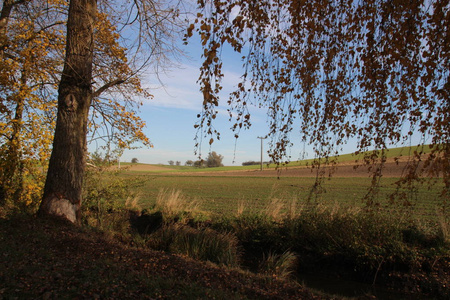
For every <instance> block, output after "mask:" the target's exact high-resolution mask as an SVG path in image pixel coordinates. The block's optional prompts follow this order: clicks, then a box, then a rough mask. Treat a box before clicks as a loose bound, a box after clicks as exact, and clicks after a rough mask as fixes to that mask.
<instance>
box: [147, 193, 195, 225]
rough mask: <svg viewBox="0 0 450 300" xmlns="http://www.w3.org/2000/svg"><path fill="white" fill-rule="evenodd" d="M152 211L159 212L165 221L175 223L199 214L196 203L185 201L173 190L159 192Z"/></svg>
mask: <svg viewBox="0 0 450 300" xmlns="http://www.w3.org/2000/svg"><path fill="white" fill-rule="evenodd" d="M153 210H155V211H159V212H161V213H162V215H163V216H164V218H165V219H166V220H176V221H179V220H181V219H187V218H189V217H192V216H194V215H196V214H197V215H199V214H201V212H200V210H199V205H198V201H196V200H190V199H187V198H186V197H184V196H183V195H182V194H181V191H180V190H174V189H172V190H169V189H161V190H159V193H158V196H157V197H156V203H155V206H154V208H153Z"/></svg>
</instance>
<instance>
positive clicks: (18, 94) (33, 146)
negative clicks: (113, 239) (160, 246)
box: [0, 0, 182, 215]
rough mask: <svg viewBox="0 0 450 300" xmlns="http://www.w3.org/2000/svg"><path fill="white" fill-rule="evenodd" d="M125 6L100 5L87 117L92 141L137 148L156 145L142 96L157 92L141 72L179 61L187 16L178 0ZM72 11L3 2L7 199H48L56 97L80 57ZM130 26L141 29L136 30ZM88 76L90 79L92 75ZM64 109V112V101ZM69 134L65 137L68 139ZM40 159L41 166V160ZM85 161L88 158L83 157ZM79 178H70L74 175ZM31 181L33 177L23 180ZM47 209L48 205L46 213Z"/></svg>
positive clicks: (59, 4)
mask: <svg viewBox="0 0 450 300" xmlns="http://www.w3.org/2000/svg"><path fill="white" fill-rule="evenodd" d="M96 3H97V2H96ZM80 4H81V5H88V4H87V3H84V2H81V3H80ZM122 4H125V3H123V2H122V1H98V7H96V9H95V22H94V25H93V26H94V27H93V35H94V37H95V38H94V39H93V49H91V50H92V51H93V57H92V66H91V68H92V80H90V82H89V84H90V85H91V96H90V98H91V100H90V101H89V102H90V112H89V114H88V123H87V133H88V142H89V141H90V142H95V143H96V144H97V145H100V146H102V145H103V146H104V148H105V149H106V150H107V151H111V150H112V149H113V148H114V147H118V148H120V149H119V151H118V152H120V151H123V150H121V149H123V148H127V147H132V145H133V143H134V142H136V141H138V142H141V143H143V144H144V145H146V146H151V144H150V142H149V140H148V138H147V137H146V136H145V135H144V134H143V127H144V126H145V122H144V121H143V120H141V119H140V118H139V117H138V116H137V111H138V108H139V106H140V105H142V100H143V99H145V98H149V97H151V95H150V94H149V93H148V91H147V90H146V89H144V88H143V87H142V85H141V81H140V78H141V77H142V75H143V74H144V73H145V74H146V75H150V74H157V73H158V72H160V71H161V70H163V69H165V68H167V67H170V66H171V65H172V63H171V61H170V60H169V58H170V57H173V55H175V56H176V55H177V53H178V49H177V48H176V46H174V43H173V42H172V41H173V39H174V38H176V37H177V36H178V33H179V28H180V24H181V22H182V21H181V19H180V18H179V12H178V10H177V4H178V1H173V2H172V1H168V2H166V1H159V2H154V1H151V0H140V1H134V2H132V3H129V2H128V3H126V5H122ZM72 5H73V4H72ZM68 9H69V1H60V0H49V1H45V2H43V1H37V0H27V1H24V0H15V1H4V3H3V6H2V11H1V20H0V37H1V45H0V46H1V47H0V51H1V53H0V54H1V56H2V62H1V63H0V68H1V73H0V74H1V76H0V89H1V90H0V115H1V121H0V141H1V146H0V178H1V181H2V182H1V185H0V202H2V201H1V200H5V198H7V199H9V200H10V201H14V202H16V203H26V204H27V205H28V204H29V203H34V204H35V203H37V201H34V200H36V199H38V198H40V195H41V192H40V191H41V189H42V187H41V182H42V181H43V180H42V177H43V174H42V175H41V173H42V170H43V169H44V170H45V166H46V164H47V162H48V157H49V154H50V149H51V141H52V138H53V132H54V130H55V123H56V112H57V102H58V101H56V98H58V91H59V92H61V91H63V90H64V89H62V86H63V83H64V82H63V81H61V84H60V82H59V80H60V78H61V79H62V78H63V77H64V76H62V75H61V74H62V72H63V64H64V59H65V57H66V54H67V57H66V62H67V59H68V57H69V56H70V55H72V54H70V53H69V52H67V53H65V51H64V47H65V46H67V47H68V45H66V43H65V40H66V32H67V30H66V28H65V27H66V26H65V25H66V22H67V16H68V15H69V14H68ZM71 13H73V12H72V11H71ZM71 26H72V25H71ZM76 30H78V29H76ZM130 32H132V33H134V34H132V35H130ZM69 33H70V34H73V35H74V38H75V39H77V38H80V36H77V32H69ZM77 43H78V42H76V43H75V45H77ZM78 45H81V44H78ZM69 50H70V49H69ZM76 56H77V54H76V53H75V57H76ZM68 67H69V65H67V64H66V66H65V69H64V71H65V72H69V73H70V68H68ZM72 71H73V70H72ZM65 76H66V75H65ZM66 77H69V78H70V77H71V75H68V76H66ZM18 79H20V80H18ZM66 79H67V78H66ZM72 79H74V78H72ZM78 79H80V78H78ZM81 79H83V80H86V77H83V78H81ZM75 81H77V80H75ZM87 81H88V80H87ZM87 81H86V82H85V84H86V83H87ZM77 82H78V81H77ZM66 84H67V81H66ZM81 84H82V83H81ZM58 85H59V89H58ZM59 98H60V97H59ZM59 104H61V102H59ZM58 109H60V112H62V111H63V110H64V106H60V107H58ZM73 113H75V112H73ZM65 114H67V112H66V113H65ZM59 119H61V117H60V118H59ZM74 120H75V119H74ZM73 125H74V124H73ZM73 125H72V126H73ZM79 125H82V124H81V123H80V124H79ZM60 127H61V126H60ZM81 128H82V127H81ZM58 130H60V129H58ZM73 133H75V132H73ZM77 134H78V133H77ZM61 136H62V139H63V140H64V139H65V138H66V137H65V136H63V135H61ZM99 140H101V141H100V142H98V141H99ZM80 141H81V140H80ZM66 142H67V141H66ZM55 143H56V142H55ZM66 150H68V151H69V149H66ZM71 150H74V151H75V150H76V148H71ZM57 151H58V150H56V152H57ZM68 153H69V152H68ZM108 154H110V153H108ZM68 158H69V156H68ZM37 161H40V164H36V162H37ZM66 163H67V162H66ZM79 163H80V164H83V161H79ZM54 165H55V164H54ZM41 166H44V168H42V167H41ZM51 169H53V170H54V169H55V168H54V167H52V168H51ZM30 172H32V173H30ZM52 172H54V171H52ZM81 173H82V172H81ZM55 174H56V173H55ZM30 175H32V176H30ZM57 176H59V175H57ZM78 177H79V175H77V176H75V177H72V176H65V178H66V180H69V179H70V178H78ZM58 178H59V177H58ZM24 180H26V181H30V182H27V183H26V184H23V182H22V181H24ZM71 180H72V181H71V182H70V183H68V182H66V186H68V187H67V189H70V188H69V186H70V184H74V183H73V182H74V181H73V179H71ZM77 180H78V179H77ZM56 181H57V182H59V181H60V179H58V180H56ZM60 185H64V183H62V182H61V183H60ZM76 185H77V186H78V185H79V184H78V183H77V184H76ZM75 189H78V187H76V188H75ZM45 203H46V202H45V201H44V202H43V205H44V204H45ZM44 210H45V208H44V207H43V208H41V212H42V211H44ZM75 215H76V213H75Z"/></svg>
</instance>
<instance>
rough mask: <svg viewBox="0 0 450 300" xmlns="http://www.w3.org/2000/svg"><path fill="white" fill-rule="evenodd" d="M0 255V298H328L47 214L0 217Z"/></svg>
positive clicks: (299, 287) (284, 283) (298, 287)
mask: <svg viewBox="0 0 450 300" xmlns="http://www.w3.org/2000/svg"><path fill="white" fill-rule="evenodd" d="M0 255H1V259H2V263H1V264H0V299H37V298H42V299H98V298H102V299H156V298H158V299H329V297H319V296H317V295H315V294H313V293H311V292H310V291H308V290H306V289H304V288H302V287H301V286H299V285H296V284H292V283H288V282H285V281H280V280H271V279H268V278H267V277H258V276H255V275H249V274H245V273H242V272H238V271H234V270H231V269H227V268H220V267H218V266H215V265H213V264H211V263H204V262H199V261H195V260H192V259H189V258H185V257H182V256H177V255H171V254H166V253H163V252H155V251H152V250H149V249H142V248H139V249H138V248H136V247H132V246H130V245H129V243H124V241H122V242H119V241H118V240H117V239H115V238H112V237H111V236H109V235H105V234H102V233H99V232H95V231H89V230H88V231H87V230H86V229H83V228H79V227H75V226H73V225H71V224H67V223H65V222H62V221H57V220H50V219H45V220H42V219H36V218H34V217H19V218H13V219H8V220H7V219H0Z"/></svg>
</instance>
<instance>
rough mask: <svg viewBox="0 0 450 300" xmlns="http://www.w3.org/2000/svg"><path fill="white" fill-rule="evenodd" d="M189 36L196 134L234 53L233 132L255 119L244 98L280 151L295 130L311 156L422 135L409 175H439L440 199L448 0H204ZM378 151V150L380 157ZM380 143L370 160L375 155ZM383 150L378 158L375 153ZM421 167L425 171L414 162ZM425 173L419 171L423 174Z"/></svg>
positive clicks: (204, 129) (206, 128)
mask: <svg viewBox="0 0 450 300" xmlns="http://www.w3.org/2000/svg"><path fill="white" fill-rule="evenodd" d="M197 3H198V6H199V8H200V11H201V13H199V14H198V15H197V18H196V19H195V20H194V21H193V22H192V24H191V25H190V27H189V29H188V32H187V37H190V36H192V35H193V33H194V32H197V33H198V35H199V36H200V38H201V43H202V46H203V55H202V57H203V60H204V61H203V65H202V66H201V69H200V76H199V79H198V82H199V84H200V89H201V91H202V93H203V99H204V100H203V112H202V114H199V122H198V124H197V125H196V126H198V127H199V129H200V134H206V135H210V136H211V142H212V141H213V138H219V137H220V133H219V132H217V131H216V130H215V129H214V127H213V126H212V123H213V120H214V119H215V118H216V116H217V113H218V110H217V107H218V106H219V92H220V90H221V88H222V86H221V80H222V78H223V76H224V73H223V65H222V58H221V52H222V50H223V48H224V47H226V46H227V47H231V48H232V49H234V51H236V52H239V53H241V54H242V67H243V72H242V76H241V81H240V83H239V84H238V85H237V88H236V90H235V91H234V92H233V93H231V95H230V97H229V99H228V101H227V103H228V106H229V115H230V120H233V127H232V128H233V130H234V131H235V132H236V137H238V135H239V131H240V130H241V129H242V128H248V127H250V126H251V116H250V114H249V112H248V107H249V105H255V106H259V107H264V108H266V109H267V111H268V116H269V121H268V122H269V131H268V133H267V135H268V137H271V150H270V153H269V154H270V156H271V158H272V160H274V161H275V162H278V163H280V162H282V161H283V160H285V159H287V152H286V151H287V149H288V148H289V146H291V145H292V141H291V138H290V133H291V132H292V131H293V130H295V131H298V132H299V133H300V135H301V140H302V142H305V143H307V144H310V145H312V146H313V149H314V152H315V155H316V156H317V157H325V158H328V157H330V156H333V155H335V154H337V153H339V150H340V149H341V148H342V145H344V144H345V143H347V142H348V141H349V140H350V139H355V140H356V141H357V149H358V151H357V152H361V151H367V150H371V149H378V150H385V149H387V148H388V147H389V146H391V145H395V144H397V143H405V142H409V141H410V140H411V139H412V137H413V136H414V135H418V136H420V144H422V145H423V144H426V143H427V144H431V147H432V148H433V150H432V153H431V155H429V156H427V158H426V161H427V162H426V164H425V165H424V166H425V168H417V166H418V162H419V161H420V160H422V158H421V157H423V156H422V155H421V153H420V152H418V153H416V156H415V160H414V161H413V162H412V167H411V168H410V169H408V170H407V172H406V173H407V174H406V173H405V174H406V175H405V177H408V178H409V177H411V178H418V177H420V175H421V174H418V173H420V172H422V173H423V172H424V170H427V172H429V173H431V175H432V176H435V177H436V176H441V175H443V177H444V180H445V183H446V192H445V191H444V193H447V196H448V192H449V186H450V179H449V170H450V164H449V156H450V154H449V153H450V145H449V139H450V124H449V120H450V101H449V99H450V79H449V75H450V71H449V70H450V68H449V66H450V33H449V29H450V13H449V11H450V4H449V3H448V1H447V0H431V1H420V0H412V1H391V0H361V1H353V0H340V1H334V0H330V1H322V0H312V1H291V0H262V1H245V0H230V1H204V0H198V1H197ZM377 153H381V155H378V154H377ZM383 153H384V152H383V151H381V152H376V153H371V154H370V155H372V154H375V156H367V160H368V161H372V162H374V161H378V162H380V161H381V164H380V167H379V168H377V170H376V171H375V172H374V174H375V175H374V176H375V177H379V176H381V169H382V164H383V162H384V161H385V159H384V154H383ZM379 156H381V160H380V159H379ZM418 169H421V171H418ZM422 175H423V174H422Z"/></svg>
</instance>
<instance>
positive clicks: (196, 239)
mask: <svg viewBox="0 0 450 300" xmlns="http://www.w3.org/2000/svg"><path fill="white" fill-rule="evenodd" d="M148 245H149V246H150V247H151V248H153V249H156V250H163V251H168V252H171V253H177V254H184V255H187V256H189V257H191V258H194V259H198V260H203V261H210V262H213V263H217V264H221V265H226V266H233V267H234V266H238V265H239V247H238V240H237V238H236V236H235V235H234V234H232V233H220V232H217V231H215V230H212V229H209V228H200V229H197V228H192V227H190V226H187V225H185V224H167V225H165V226H163V227H161V228H160V229H159V230H158V231H156V232H154V233H153V234H152V235H150V236H149V241H148Z"/></svg>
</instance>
